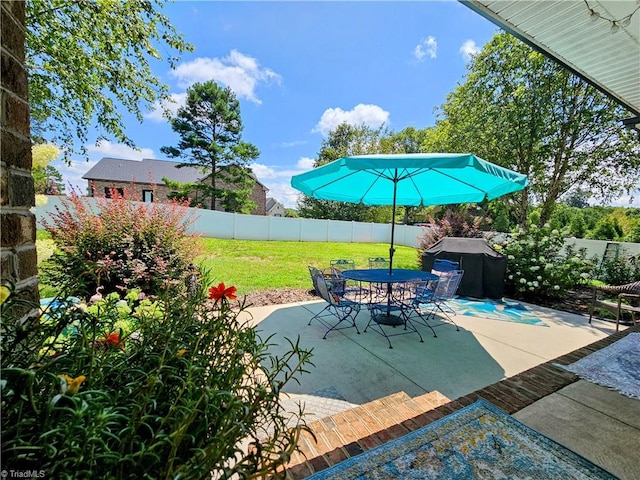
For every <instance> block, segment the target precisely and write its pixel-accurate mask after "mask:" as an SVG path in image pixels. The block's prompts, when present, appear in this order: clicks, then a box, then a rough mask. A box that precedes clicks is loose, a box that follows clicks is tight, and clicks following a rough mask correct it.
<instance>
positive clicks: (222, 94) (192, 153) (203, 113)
mask: <svg viewBox="0 0 640 480" xmlns="http://www.w3.org/2000/svg"><path fill="white" fill-rule="evenodd" d="M171 128H173V130H174V131H175V132H176V133H177V134H178V135H179V136H180V141H179V142H178V145H177V146H175V147H162V148H161V151H162V152H163V153H164V154H165V155H168V156H170V157H172V158H180V159H182V160H184V162H183V163H181V164H180V165H179V167H184V166H196V167H199V168H200V169H201V170H202V173H203V178H206V180H203V181H202V182H201V183H200V184H198V185H197V190H198V192H197V193H198V201H199V202H200V203H201V204H202V205H206V206H208V207H209V208H211V209H216V207H217V208H221V209H222V210H224V211H227V212H243V213H248V212H249V211H251V209H252V208H254V207H255V205H254V204H253V201H252V200H251V192H252V190H253V185H254V179H253V178H252V177H251V170H250V168H249V163H250V162H251V161H252V160H254V159H256V158H257V157H258V156H259V155H260V152H259V151H258V149H257V147H256V146H255V145H252V144H251V143H247V142H243V141H242V129H243V127H242V120H241V118H240V103H239V102H238V100H237V98H236V96H235V94H234V93H233V91H232V90H231V89H230V88H229V87H227V88H222V87H220V86H219V85H218V84H217V83H215V82H213V81H208V82H204V83H196V84H194V85H193V86H191V87H190V88H189V89H188V90H187V102H186V105H185V106H184V107H181V108H180V109H178V112H177V114H176V116H175V117H174V118H172V119H171Z"/></svg>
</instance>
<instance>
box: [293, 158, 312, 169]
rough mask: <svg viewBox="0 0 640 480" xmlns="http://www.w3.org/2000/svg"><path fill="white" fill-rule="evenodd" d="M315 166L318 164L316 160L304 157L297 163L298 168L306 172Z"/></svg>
mask: <svg viewBox="0 0 640 480" xmlns="http://www.w3.org/2000/svg"><path fill="white" fill-rule="evenodd" d="M315 164H316V160H315V158H309V157H302V158H301V159H300V160H298V162H297V163H296V167H297V168H299V169H300V170H302V171H304V172H306V171H307V170H311V169H312V168H313V166H314V165H315Z"/></svg>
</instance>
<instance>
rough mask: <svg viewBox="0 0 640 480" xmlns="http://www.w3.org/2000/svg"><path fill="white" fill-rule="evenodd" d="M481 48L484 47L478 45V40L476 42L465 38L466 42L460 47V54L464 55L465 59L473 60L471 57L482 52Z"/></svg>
mask: <svg viewBox="0 0 640 480" xmlns="http://www.w3.org/2000/svg"><path fill="white" fill-rule="evenodd" d="M480 50H482V49H481V48H480V47H479V46H478V45H476V42H474V41H473V40H465V42H464V43H463V44H462V46H461V47H460V54H461V55H462V58H464V59H465V61H469V60H471V57H473V56H474V55H477V54H478V53H480Z"/></svg>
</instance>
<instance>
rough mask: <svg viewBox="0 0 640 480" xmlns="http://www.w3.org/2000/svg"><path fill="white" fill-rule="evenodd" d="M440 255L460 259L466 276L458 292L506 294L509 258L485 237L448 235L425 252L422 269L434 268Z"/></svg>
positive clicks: (484, 295) (456, 260) (468, 295)
mask: <svg viewBox="0 0 640 480" xmlns="http://www.w3.org/2000/svg"><path fill="white" fill-rule="evenodd" d="M436 258H443V259H445V260H452V261H454V262H459V263H460V269H461V270H464V276H463V277H462V282H460V287H459V288H458V292H457V294H458V295H462V296H465V297H476V298H502V296H503V295H504V276H505V272H506V270H507V259H506V257H505V256H504V255H502V254H501V253H498V252H497V251H495V250H494V249H493V248H491V247H490V246H489V245H488V244H487V242H486V240H484V239H482V238H457V237H445V238H443V239H441V240H439V241H438V242H437V243H435V244H433V245H432V246H431V247H430V248H429V249H428V250H426V251H425V252H424V253H423V254H422V270H425V271H431V268H432V267H433V261H434V260H435V259H436Z"/></svg>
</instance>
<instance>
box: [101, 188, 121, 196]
mask: <svg viewBox="0 0 640 480" xmlns="http://www.w3.org/2000/svg"><path fill="white" fill-rule="evenodd" d="M114 191H116V192H118V195H119V196H121V197H124V188H116V187H104V196H105V197H106V198H111V193H112V192H114Z"/></svg>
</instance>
